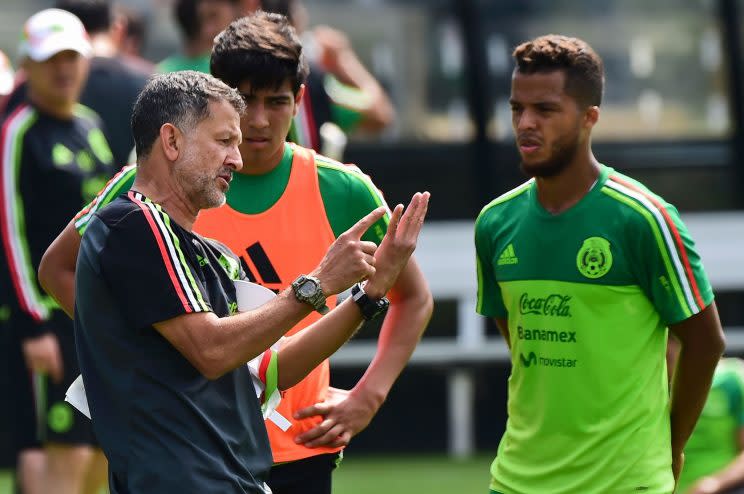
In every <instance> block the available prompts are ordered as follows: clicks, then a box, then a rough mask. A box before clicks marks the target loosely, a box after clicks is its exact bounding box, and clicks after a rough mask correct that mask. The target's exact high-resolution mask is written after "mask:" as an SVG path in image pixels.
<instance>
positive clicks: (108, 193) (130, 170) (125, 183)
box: [75, 164, 137, 236]
mask: <svg viewBox="0 0 744 494" xmlns="http://www.w3.org/2000/svg"><path fill="white" fill-rule="evenodd" d="M136 176H137V165H136V164H132V165H127V166H125V167H124V168H122V169H121V170H120V171H119V173H117V174H116V175H114V176H113V177H112V178H111V180H109V181H108V183H107V184H106V185H105V186H104V187H103V189H101V190H100V192H98V194H97V195H96V197H95V198H94V199H93V200H92V201H91V202H90V203H89V204H88V205H87V206H85V207H84V208H83V209H81V210H80V211H79V212H78V213H77V214H76V215H75V229H77V231H78V233H79V234H80V235H81V236H82V235H83V233H85V229H86V228H88V223H89V222H90V219H91V218H92V217H93V215H94V214H95V213H96V212H97V211H99V210H101V209H103V207H105V206H106V205H107V204H109V203H110V202H111V201H113V200H114V199H116V198H117V197H118V196H119V195H120V194H122V193H123V192H127V191H128V190H129V189H131V188H132V184H134V179H135V178H136Z"/></svg>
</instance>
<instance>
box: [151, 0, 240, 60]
mask: <svg viewBox="0 0 744 494" xmlns="http://www.w3.org/2000/svg"><path fill="white" fill-rule="evenodd" d="M240 11H241V4H240V0H176V2H175V4H174V5H173V14H174V17H175V19H176V23H177V24H178V28H179V30H180V31H181V43H182V49H181V52H180V53H176V54H173V55H171V56H169V57H168V58H166V59H165V60H162V61H161V62H160V63H159V64H158V66H157V68H158V70H159V71H160V72H175V71H177V70H196V71H197V72H204V73H207V74H208V73H209V55H210V53H211V52H212V44H213V43H214V38H215V37H216V36H217V35H218V34H219V33H220V32H221V31H222V30H223V29H225V28H226V27H227V25H228V24H230V23H231V22H232V21H233V20H235V19H236V18H237V17H238V16H239V15H240Z"/></svg>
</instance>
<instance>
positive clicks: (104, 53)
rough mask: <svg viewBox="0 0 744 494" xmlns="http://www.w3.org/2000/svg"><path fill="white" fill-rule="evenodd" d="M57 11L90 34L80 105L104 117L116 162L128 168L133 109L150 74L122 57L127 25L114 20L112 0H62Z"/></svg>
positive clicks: (107, 138) (117, 19)
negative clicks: (70, 15)
mask: <svg viewBox="0 0 744 494" xmlns="http://www.w3.org/2000/svg"><path fill="white" fill-rule="evenodd" d="M57 8H59V9H62V10H66V11H68V12H71V13H73V14H74V15H75V16H77V17H78V19H80V20H81V21H82V23H83V26H85V29H86V31H88V35H89V36H90V41H91V45H92V47H93V57H92V58H91V59H90V71H89V74H88V81H87V82H86V84H85V89H83V94H82V95H81V96H80V102H81V103H82V104H84V105H85V106H88V107H89V108H91V109H93V110H94V111H95V112H96V113H98V115H100V117H101V119H102V120H103V132H104V134H105V136H106V140H107V141H108V143H109V146H110V147H111V152H112V153H113V155H114V163H115V164H116V165H117V166H122V165H125V164H126V163H127V160H128V158H129V154H130V152H131V151H132V149H133V148H134V137H133V136H132V131H131V129H130V126H129V120H130V118H131V116H132V108H133V107H134V101H135V100H136V99H137V95H138V94H139V92H140V91H141V90H142V88H143V87H145V82H147V78H148V77H149V75H150V73H149V72H146V71H144V70H142V69H141V68H140V67H138V66H137V65H135V64H132V63H130V62H129V59H128V58H126V57H124V56H122V55H121V52H120V50H121V45H122V42H123V40H124V35H125V29H126V24H125V23H124V21H122V20H121V19H120V18H114V12H113V9H112V5H111V3H110V2H109V0H59V1H58V2H57Z"/></svg>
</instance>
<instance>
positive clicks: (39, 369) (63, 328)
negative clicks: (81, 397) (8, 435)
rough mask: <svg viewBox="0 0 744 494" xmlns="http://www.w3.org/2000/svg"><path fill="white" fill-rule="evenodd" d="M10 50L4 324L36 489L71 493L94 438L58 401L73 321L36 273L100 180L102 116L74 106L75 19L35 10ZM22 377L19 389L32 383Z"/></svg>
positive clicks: (2, 228)
mask: <svg viewBox="0 0 744 494" xmlns="http://www.w3.org/2000/svg"><path fill="white" fill-rule="evenodd" d="M18 55H19V57H18V58H19V66H20V67H21V68H22V70H23V72H24V74H25V76H26V83H25V84H26V93H25V96H24V98H23V100H22V101H21V102H20V103H19V104H17V105H14V106H12V107H9V108H8V109H7V110H6V115H4V117H2V122H3V123H2V134H0V150H2V152H1V153H0V237H2V251H3V252H2V255H1V256H0V260H2V261H4V262H2V264H4V265H5V266H4V271H5V272H6V273H7V276H8V278H9V281H10V283H7V286H8V287H10V288H9V292H10V293H9V294H8V297H7V298H8V299H9V306H10V314H9V319H8V324H9V326H10V327H11V328H12V331H13V333H14V334H15V335H17V338H16V339H15V340H14V341H17V342H20V343H16V345H18V344H20V345H21V346H22V349H23V354H24V357H25V363H26V365H27V366H28V368H29V369H30V370H32V371H33V372H34V374H35V379H36V383H37V385H38V387H37V393H36V398H37V402H36V410H37V414H38V417H37V430H36V431H35V432H36V433H37V434H38V438H39V440H40V441H41V444H42V445H43V446H44V451H45V453H46V463H45V468H44V475H43V476H42V477H43V479H42V482H41V483H42V484H43V485H42V487H41V488H40V489H41V490H40V492H44V493H55V494H68V493H69V494H78V493H82V492H83V490H84V488H83V485H84V483H85V482H86V475H87V474H88V470H89V465H90V463H91V459H92V457H93V452H94V451H95V449H94V448H93V447H92V446H93V445H95V440H94V438H93V434H92V429H91V427H90V423H89V421H88V420H87V419H85V418H84V417H82V415H81V416H76V415H75V412H73V410H72V409H71V408H70V407H69V406H68V405H67V404H66V403H65V402H64V392H65V390H66V389H67V388H68V386H69V385H70V383H71V382H72V380H73V379H74V378H75V377H76V376H77V375H78V374H79V372H80V371H79V370H78V364H77V357H76V355H75V344H74V337H73V325H72V322H71V321H70V320H69V318H68V317H67V316H66V315H65V314H64V313H63V312H62V311H61V310H59V309H58V308H57V307H56V304H54V303H50V299H49V297H48V296H46V295H45V294H44V292H43V290H42V289H41V287H40V286H39V284H38V281H37V277H36V270H37V269H38V266H39V262H40V260H41V256H42V254H43V253H44V250H45V249H46V248H47V246H48V245H49V244H50V243H51V242H52V240H53V239H54V236H55V235H56V232H58V231H59V229H60V228H61V227H63V226H64V225H65V224H66V222H67V219H68V218H69V216H70V215H71V214H74V213H75V212H76V211H77V210H78V209H79V208H80V205H81V204H85V202H86V201H87V200H89V199H90V198H91V197H92V194H95V192H96V191H97V190H99V189H100V187H101V185H103V184H104V183H105V182H106V180H108V178H109V176H110V175H111V171H112V165H113V160H112V154H111V150H110V148H109V145H108V143H107V142H106V138H105V137H104V134H103V131H102V130H101V124H100V118H99V117H98V115H97V114H95V113H94V112H93V111H92V110H90V109H88V108H86V107H84V106H82V105H80V104H79V97H80V93H81V91H82V88H83V86H84V84H85V81H86V78H87V74H88V66H89V62H88V57H89V56H90V55H91V44H90V40H89V37H88V34H87V33H86V31H85V28H84V27H83V25H82V23H81V22H80V20H79V19H78V18H77V17H75V16H74V15H73V14H71V13H69V12H66V11H63V10H58V9H46V10H42V11H41V12H38V13H36V14H34V15H33V16H31V17H30V18H29V19H28V21H27V22H26V23H25V25H24V28H23V34H22V38H21V42H20V45H19V49H18ZM20 374H21V375H23V373H22V372H21V373H20ZM26 375H28V374H27V372H26ZM26 381H27V380H26V379H19V380H18V383H17V385H18V386H24V385H28V386H30V383H27V382H26ZM47 381H48V382H47ZM28 446H29V445H28V444H22V445H21V446H20V447H21V448H23V447H25V448H28ZM21 480H23V475H21ZM26 487H27V486H24V488H26ZM25 492H28V489H27V488H26V490H25Z"/></svg>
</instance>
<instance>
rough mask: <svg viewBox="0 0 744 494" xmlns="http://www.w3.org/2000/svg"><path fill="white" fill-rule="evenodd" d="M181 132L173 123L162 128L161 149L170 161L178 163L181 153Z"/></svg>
mask: <svg viewBox="0 0 744 494" xmlns="http://www.w3.org/2000/svg"><path fill="white" fill-rule="evenodd" d="M181 135H182V134H181V131H180V130H178V127H176V126H175V125H173V124H171V123H164V124H163V125H162V126H161V127H160V147H161V148H162V149H163V154H165V157H166V158H168V160H169V161H176V160H177V159H178V155H179V154H180V152H181V149H180V147H181Z"/></svg>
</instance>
